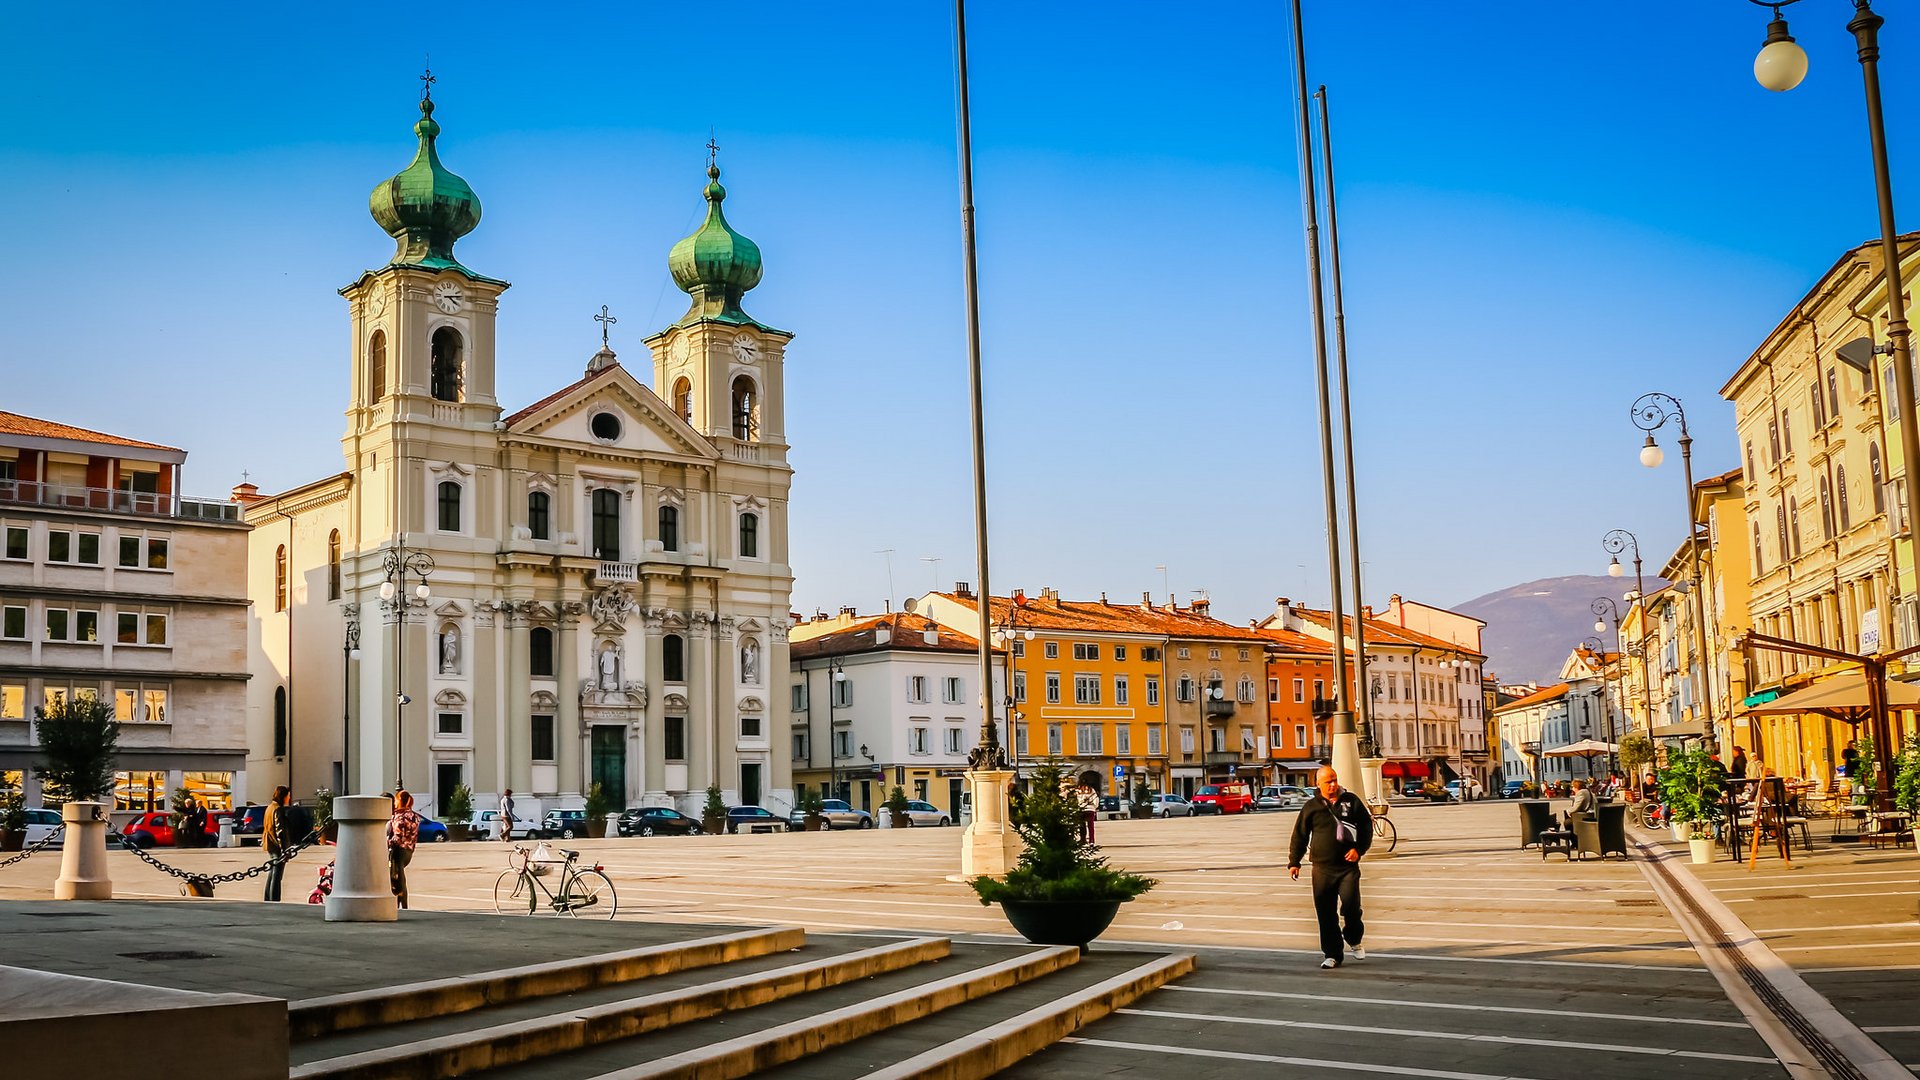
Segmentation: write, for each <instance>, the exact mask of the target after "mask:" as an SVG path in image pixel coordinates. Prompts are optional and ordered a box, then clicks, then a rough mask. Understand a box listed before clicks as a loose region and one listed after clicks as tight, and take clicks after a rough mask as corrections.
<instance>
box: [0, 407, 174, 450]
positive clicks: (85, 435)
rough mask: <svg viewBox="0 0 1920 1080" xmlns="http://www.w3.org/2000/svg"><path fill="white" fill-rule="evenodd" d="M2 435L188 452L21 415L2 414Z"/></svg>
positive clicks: (0, 417)
mask: <svg viewBox="0 0 1920 1080" xmlns="http://www.w3.org/2000/svg"><path fill="white" fill-rule="evenodd" d="M0 435H31V436H34V437H36V438H41V439H74V440H77V441H79V442H91V443H106V444H108V445H111V446H135V447H139V448H140V449H142V450H170V451H172V452H174V453H176V454H184V453H186V451H184V450H182V449H180V448H179V447H177V446H162V445H160V444H159V443H150V442H141V441H140V440H138V439H129V438H126V437H125V436H121V435H109V434H107V433H106V432H104V431H89V430H88V429H86V428H81V427H74V426H73V425H72V424H61V423H56V422H54V421H52V420H41V419H39V418H38V417H33V416H21V415H20V414H19V413H10V412H0Z"/></svg>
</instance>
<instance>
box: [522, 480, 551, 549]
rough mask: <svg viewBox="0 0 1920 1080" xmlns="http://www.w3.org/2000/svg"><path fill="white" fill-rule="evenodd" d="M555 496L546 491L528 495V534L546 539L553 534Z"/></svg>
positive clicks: (535, 537)
mask: <svg viewBox="0 0 1920 1080" xmlns="http://www.w3.org/2000/svg"><path fill="white" fill-rule="evenodd" d="M552 509H553V498H552V496H550V495H548V494H547V493H546V492H544V491H536V492H533V493H532V494H530V495H528V496H527V535H529V536H531V537H533V538H534V539H535V540H546V539H548V538H549V537H550V536H551V535H552V532H551V530H552V518H551V511H552Z"/></svg>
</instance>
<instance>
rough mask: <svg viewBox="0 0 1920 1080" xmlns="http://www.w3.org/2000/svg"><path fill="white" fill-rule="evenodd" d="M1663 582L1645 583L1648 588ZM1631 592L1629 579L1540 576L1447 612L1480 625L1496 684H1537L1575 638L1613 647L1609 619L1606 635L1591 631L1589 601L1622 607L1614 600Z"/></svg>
mask: <svg viewBox="0 0 1920 1080" xmlns="http://www.w3.org/2000/svg"><path fill="white" fill-rule="evenodd" d="M1664 584H1666V582H1664V581H1656V580H1655V579H1653V578H1648V579H1647V588H1648V589H1649V590H1651V589H1655V588H1658V587H1659V586H1661V585H1664ZM1632 589H1633V581H1632V580H1631V579H1622V578H1610V577H1601V576H1598V575H1580V576H1575V577H1558V578H1542V579H1540V580H1539V581H1529V582H1527V583H1526V584H1524V585H1515V586H1513V587H1512V588H1510V589H1502V590H1500V591H1499V592H1490V593H1488V594H1487V595H1485V596H1478V597H1475V598H1473V599H1472V600H1469V601H1467V602H1466V603H1464V604H1455V605H1453V610H1454V611H1458V612H1461V613H1462V614H1465V615H1471V616H1473V617H1474V618H1476V619H1483V620H1485V621H1486V624H1487V629H1486V631H1485V633H1483V634H1482V635H1481V641H1482V645H1483V647H1484V648H1485V649H1486V650H1487V667H1488V668H1489V669H1490V670H1492V671H1493V672H1494V673H1495V674H1496V675H1498V676H1500V679H1501V681H1502V682H1534V681H1537V682H1539V683H1541V684H1543V685H1544V684H1546V683H1550V682H1553V681H1554V680H1555V679H1557V678H1558V677H1559V674H1560V665H1561V663H1562V662H1564V661H1565V660H1566V658H1567V653H1569V652H1571V651H1572V650H1573V647H1574V646H1575V645H1578V644H1579V643H1580V641H1581V639H1583V638H1588V637H1598V638H1600V640H1601V641H1603V642H1605V643H1606V645H1607V647H1608V648H1609V649H1611V648H1613V646H1614V640H1613V622H1612V620H1611V619H1609V620H1608V621H1607V631H1606V633H1604V634H1598V635H1596V634H1595V633H1594V632H1593V622H1594V619H1593V602H1594V600H1595V599H1596V598H1598V597H1602V596H1610V597H1612V598H1613V601H1614V603H1615V605H1617V606H1622V607H1624V605H1623V604H1621V601H1620V598H1621V597H1622V596H1623V595H1625V594H1626V593H1628V592H1630V591H1632Z"/></svg>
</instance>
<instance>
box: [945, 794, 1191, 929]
mask: <svg viewBox="0 0 1920 1080" xmlns="http://www.w3.org/2000/svg"><path fill="white" fill-rule="evenodd" d="M1063 777H1064V774H1063V773H1062V771H1061V770H1060V768H1059V766H1057V765H1042V766H1041V767H1040V768H1039V769H1037V770H1036V771H1035V773H1034V777H1033V782H1032V784H1031V785H1030V786H1029V787H1028V789H1027V793H1026V796H1025V797H1024V798H1022V799H1021V800H1020V801H1019V802H1018V803H1017V804H1016V805H1015V806H1014V808H1013V814H1012V823H1013V828H1014V831H1015V832H1017V833H1019V834H1020V838H1021V839H1022V840H1024V841H1026V850H1025V851H1022V852H1021V853H1020V862H1019V865H1017V866H1015V867H1014V868H1013V869H1012V870H1011V871H1008V873H1007V876H1006V879H1005V880H996V879H994V878H990V877H978V878H975V879H974V880H973V881H972V883H971V884H972V886H973V891H974V892H975V893H976V894H977V895H978V896H979V897H980V902H981V903H982V904H995V903H997V904H999V905H1000V909H1001V910H1002V911H1003V912H1005V913H1006V916H1007V921H1008V922H1010V923H1012V924H1013V928H1014V929H1015V930H1018V931H1019V932H1020V934H1021V936H1023V937H1025V938H1026V939H1027V940H1028V941H1031V942H1033V943H1034V944H1036V945H1078V946H1080V947H1082V948H1085V947H1086V944H1087V942H1089V941H1092V940H1093V939H1094V938H1096V937H1099V936H1100V935H1101V934H1102V933H1103V932H1105V931H1106V929H1107V927H1108V925H1110V924H1111V923H1112V922H1113V917H1114V916H1115V915H1116V914H1118V913H1119V910H1120V905H1121V904H1123V903H1125V902H1127V901H1128V900H1132V899H1133V898H1134V897H1136V896H1139V895H1141V894H1142V893H1145V892H1146V891H1147V890H1148V889H1151V888H1153V887H1154V885H1155V884H1157V882H1155V881H1154V880H1153V879H1152V878H1148V877H1142V876H1140V875H1139V874H1130V873H1127V872H1126V871H1123V870H1115V869H1113V868H1112V867H1110V866H1108V865H1107V860H1106V858H1105V856H1103V855H1101V854H1100V849H1099V848H1098V847H1097V846H1095V845H1094V844H1092V843H1090V842H1088V841H1085V840H1082V839H1080V804H1079V801H1078V800H1077V799H1076V798H1075V797H1074V795H1073V792H1072V790H1071V789H1068V790H1065V791H1063V790H1062V789H1061V782H1062V779H1063Z"/></svg>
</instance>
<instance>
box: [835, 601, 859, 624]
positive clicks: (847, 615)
mask: <svg viewBox="0 0 1920 1080" xmlns="http://www.w3.org/2000/svg"><path fill="white" fill-rule="evenodd" d="M857 614H858V613H857V612H855V611H854V610H853V605H851V604H848V605H847V606H846V607H843V608H841V609H840V618H839V622H840V624H841V625H842V626H844V625H846V624H847V623H850V622H852V621H853V620H854V618H855V617H856V615H857Z"/></svg>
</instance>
